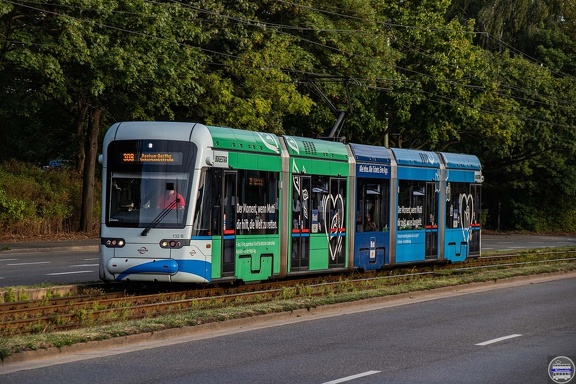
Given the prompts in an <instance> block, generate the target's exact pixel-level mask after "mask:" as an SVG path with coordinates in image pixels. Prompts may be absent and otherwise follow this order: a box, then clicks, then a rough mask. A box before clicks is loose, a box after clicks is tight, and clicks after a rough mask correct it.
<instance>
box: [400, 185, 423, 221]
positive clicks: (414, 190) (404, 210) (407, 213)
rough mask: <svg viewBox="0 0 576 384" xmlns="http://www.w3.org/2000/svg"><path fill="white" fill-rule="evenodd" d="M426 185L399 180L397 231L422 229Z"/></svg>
mask: <svg viewBox="0 0 576 384" xmlns="http://www.w3.org/2000/svg"><path fill="white" fill-rule="evenodd" d="M425 197H426V183H425V182H423V181H416V180H401V181H400V182H399V183H398V229H399V230H409V229H422V227H423V225H424V201H425V200H424V199H425Z"/></svg>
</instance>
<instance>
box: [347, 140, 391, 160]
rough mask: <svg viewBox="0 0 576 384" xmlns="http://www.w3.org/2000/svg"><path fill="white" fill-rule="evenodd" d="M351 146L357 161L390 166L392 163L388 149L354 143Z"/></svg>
mask: <svg viewBox="0 0 576 384" xmlns="http://www.w3.org/2000/svg"><path fill="white" fill-rule="evenodd" d="M349 145H350V148H351V149H352V153H353V154H354V157H355V158H356V160H357V161H363V162H370V163H384V164H390V162H391V159H392V155H391V154H390V150H389V149H388V148H385V147H376V146H373V145H365V144H354V143H350V144H349Z"/></svg>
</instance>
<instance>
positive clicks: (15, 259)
mask: <svg viewBox="0 0 576 384" xmlns="http://www.w3.org/2000/svg"><path fill="white" fill-rule="evenodd" d="M16 260H18V259H0V261H16Z"/></svg>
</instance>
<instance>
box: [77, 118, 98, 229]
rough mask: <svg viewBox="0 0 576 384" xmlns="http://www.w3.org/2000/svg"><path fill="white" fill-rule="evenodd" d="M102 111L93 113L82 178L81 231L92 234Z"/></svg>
mask: <svg viewBox="0 0 576 384" xmlns="http://www.w3.org/2000/svg"><path fill="white" fill-rule="evenodd" d="M101 114H102V109H101V108H98V109H94V110H93V111H92V119H91V120H90V122H89V124H88V132H87V133H86V141H85V152H86V159H85V161H84V172H83V177H82V210H81V213H80V231H83V232H91V231H92V230H93V229H94V228H93V227H92V217H93V211H94V178H95V172H96V159H97V157H98V136H99V135H100V115H101Z"/></svg>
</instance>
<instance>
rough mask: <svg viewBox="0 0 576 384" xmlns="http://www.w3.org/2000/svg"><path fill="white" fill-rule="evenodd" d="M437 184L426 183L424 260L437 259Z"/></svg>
mask: <svg viewBox="0 0 576 384" xmlns="http://www.w3.org/2000/svg"><path fill="white" fill-rule="evenodd" d="M438 215H439V212H438V184H437V183H426V204H425V212H424V218H425V220H426V249H425V258H426V260H434V259H437V258H438Z"/></svg>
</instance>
